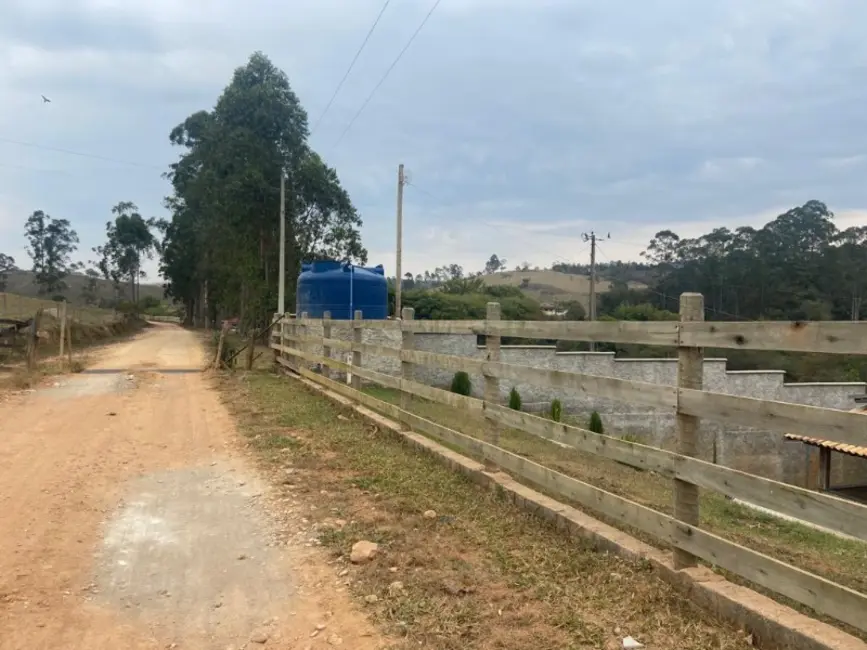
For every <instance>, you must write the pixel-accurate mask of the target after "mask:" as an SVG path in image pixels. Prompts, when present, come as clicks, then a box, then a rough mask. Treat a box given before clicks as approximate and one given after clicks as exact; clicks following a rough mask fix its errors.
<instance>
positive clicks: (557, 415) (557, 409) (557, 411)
mask: <svg viewBox="0 0 867 650" xmlns="http://www.w3.org/2000/svg"><path fill="white" fill-rule="evenodd" d="M551 419H552V420H554V422H560V421H561V420H562V419H563V404H561V403H560V400H558V399H555V400H554V401H553V402H551Z"/></svg>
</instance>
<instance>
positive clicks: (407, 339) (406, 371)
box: [400, 307, 415, 411]
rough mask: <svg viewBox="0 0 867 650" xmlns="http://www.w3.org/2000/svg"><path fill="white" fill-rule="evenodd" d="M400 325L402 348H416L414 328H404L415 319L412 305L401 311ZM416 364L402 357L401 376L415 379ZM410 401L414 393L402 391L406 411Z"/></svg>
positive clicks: (401, 399) (402, 405)
mask: <svg viewBox="0 0 867 650" xmlns="http://www.w3.org/2000/svg"><path fill="white" fill-rule="evenodd" d="M400 318H401V321H400V325H401V335H400V349H401V350H412V349H413V348H415V334H414V333H413V331H412V330H407V329H404V327H403V325H404V323H406V322H407V321H411V320H414V319H415V309H413V308H412V307H404V308H403V309H402V310H401V312H400ZM413 368H414V365H413V363H412V362H411V361H404V360H403V359H402V358H401V360H400V378H401V379H406V380H407V381H412V380H413V379H414V376H415V373H414V372H413ZM410 402H412V395H410V393H408V392H406V391H405V390H401V391H400V408H402V409H403V410H404V411H406V410H407V409H409V405H410Z"/></svg>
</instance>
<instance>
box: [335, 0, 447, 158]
mask: <svg viewBox="0 0 867 650" xmlns="http://www.w3.org/2000/svg"><path fill="white" fill-rule="evenodd" d="M440 2H442V0H436V2H434V3H433V6H432V7H431V8H430V11H428V12H427V15H426V16H425V17H424V20H422V21H421V23H420V24H419V26H418V27H417V28H416V30H415V31H414V32H413V34H412V36H410V37H409V40H408V41H407V42H406V45H404V46H403V49H402V50H401V51H400V53H399V54H398V55H397V57H396V58H395V59H394V61H392V62H391V65H390V66H388V69H387V70H386V71H385V74H384V75H382V78H381V79H380V80H379V82H378V83H377V84H376V85H375V86H374V87H373V90H371V91H370V94H369V95H368V96H367V99H365V100H364V103H362V104H361V107H360V108H359V109H358V111H357V112H356V113H355V115H354V116H353V117H352V119H351V120H349V124H347V125H346V128H345V129H343V133H341V134H340V137H339V138H337V142H335V143H334V146H335V147H337V145H339V144H340V143H341V142H342V141H343V138H344V137H345V136H346V134H347V133H349V129H351V128H352V125H353V124H355V121H356V120H357V119H358V117H359V116H360V115H361V113H362V112H363V111H364V109H365V108H367V105H368V104H369V103H370V100H371V99H373V96H374V95H375V94H376V91H377V90H379V88H380V86H382V84H383V83H385V80H386V79H388V75H390V74H391V71H392V70H394V68H395V66H396V65H397V64H398V62H399V61H400V60H401V59H402V58H403V55H404V54H405V53H406V51H407V50H408V49H409V46H410V45H412V42H413V41H414V40H415V37H416V36H418V34H419V32H420V31H421V30H422V28H423V27H424V26H425V25H426V24H427V21H428V19H430V17H431V15H432V14H433V12H434V11H435V10H436V8H437V7H439V5H440Z"/></svg>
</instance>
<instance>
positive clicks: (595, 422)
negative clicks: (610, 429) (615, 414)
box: [587, 411, 605, 433]
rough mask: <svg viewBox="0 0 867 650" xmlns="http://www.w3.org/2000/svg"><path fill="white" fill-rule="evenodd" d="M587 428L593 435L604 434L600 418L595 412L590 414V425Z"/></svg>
mask: <svg viewBox="0 0 867 650" xmlns="http://www.w3.org/2000/svg"><path fill="white" fill-rule="evenodd" d="M587 428H588V429H590V430H591V431H592V432H593V433H605V427H603V426H602V418H601V417H600V416H599V413H597V412H596V411H593V413H591V414H590V425H589V426H588V427H587Z"/></svg>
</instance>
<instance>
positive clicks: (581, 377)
mask: <svg viewBox="0 0 867 650" xmlns="http://www.w3.org/2000/svg"><path fill="white" fill-rule="evenodd" d="M403 312H404V313H403V314H402V316H403V318H402V319H400V320H376V321H371V320H364V319H363V317H362V316H363V315H362V314H361V312H356V313H355V319H354V320H353V321H351V322H350V323H347V324H348V325H349V326H351V328H352V332H353V335H352V337H351V340H342V339H337V338H331V331H332V326H334V325H337V324H338V321H331V320H330V318H328V315H327V314H326V318H324V319H309V318H306V316H305V315H303V314H302V315H301V316H300V317H299V318H291V317H289V316H286V317H285V319H284V320H283V322H282V323H280V324H279V325H277V326H275V327H274V328H273V330H272V333H271V337H272V338H271V348H272V349H273V350H274V351H275V359H276V360H277V362H278V363H280V364H282V365H284V366H286V367H288V368H290V369H291V370H293V371H295V372H297V373H298V374H300V375H302V376H304V377H306V378H308V379H310V380H313V381H315V382H317V383H319V384H320V385H324V386H326V387H327V388H329V389H330V390H332V391H334V392H337V393H340V394H343V395H344V396H346V397H349V398H351V399H353V400H355V401H356V402H358V403H360V404H363V405H365V406H367V407H369V408H371V409H374V410H376V411H379V412H381V413H383V414H385V415H388V416H389V417H392V418H394V419H395V420H397V421H399V422H401V423H403V424H405V425H407V426H409V427H410V428H412V429H413V430H415V431H418V432H420V433H423V434H426V435H429V436H431V437H433V438H436V439H439V440H441V441H443V442H446V443H447V444H449V445H450V446H453V447H457V448H459V449H462V450H464V451H466V452H468V453H469V454H470V455H472V456H475V457H477V458H482V459H484V460H486V461H489V462H492V463H494V464H495V465H497V466H499V467H501V468H502V469H504V470H505V471H507V472H509V473H510V474H512V475H513V476H515V477H516V478H518V479H520V480H523V481H525V482H528V483H530V484H533V485H536V486H538V487H541V488H543V489H544V490H546V491H547V492H549V493H551V494H556V495H560V496H562V497H563V498H566V499H568V500H570V501H573V502H576V503H578V504H581V505H583V506H584V507H586V508H588V509H589V510H591V511H596V512H598V513H601V514H603V515H605V516H607V517H609V518H611V519H613V520H616V521H618V522H620V523H621V524H623V525H627V526H631V527H634V528H636V529H638V530H641V531H643V532H645V533H647V534H650V535H651V536H653V537H654V538H656V539H658V540H660V541H662V542H664V543H666V544H669V545H671V547H672V548H673V549H674V551H673V554H674V557H673V561H674V565H675V567H676V568H686V567H690V566H694V565H695V564H696V563H697V562H698V561H700V560H701V561H704V562H706V563H708V564H711V565H714V566H718V567H720V568H723V569H726V570H728V571H730V572H732V573H734V574H736V575H738V576H740V577H742V578H744V579H746V580H748V581H750V582H752V583H754V584H756V585H760V586H761V587H764V588H766V589H768V590H770V591H772V592H775V593H777V594H780V595H782V596H785V597H788V598H791V599H792V600H794V601H797V602H799V603H801V604H803V605H806V606H807V607H809V608H811V609H813V610H815V611H817V612H820V613H822V614H825V615H827V616H830V617H832V618H834V619H836V620H838V621H841V622H843V623H847V624H849V625H851V626H853V627H855V628H857V629H859V630H861V631H864V632H867V617H865V616H864V612H867V595H865V594H863V593H860V592H858V591H855V590H853V589H851V588H848V587H845V586H843V585H840V584H838V583H836V582H833V581H831V580H828V579H827V578H824V577H822V576H818V575H815V574H813V573H810V572H808V571H805V570H803V569H800V568H797V567H795V566H792V565H790V564H787V563H786V562H783V561H781V560H777V559H775V558H772V557H769V556H767V555H764V554H762V553H759V552H757V551H753V550H751V549H748V548H746V547H744V546H741V545H739V544H737V543H735V542H732V541H729V540H727V539H724V538H723V537H721V536H719V535H716V534H714V533H712V532H709V531H708V530H705V529H702V528H701V527H700V523H699V505H698V504H699V502H698V491H699V489H700V488H704V489H706V490H712V491H715V492H719V493H722V494H725V495H727V496H729V497H732V498H734V499H741V500H744V501H747V502H749V503H753V504H755V505H757V506H761V507H764V508H768V509H771V510H774V511H776V512H779V513H781V514H784V515H788V516H792V517H795V518H797V519H800V520H802V521H805V522H809V523H811V524H815V525H818V526H821V527H824V528H827V529H831V530H835V531H838V532H840V533H843V534H846V535H851V536H853V537H856V538H858V539H860V540H863V541H867V505H863V504H861V503H858V502H854V501H849V500H846V499H842V498H839V497H836V496H833V495H831V494H827V493H824V492H818V491H813V490H809V489H805V488H801V487H796V486H794V485H789V484H787V483H782V482H778V481H774V480H771V479H767V478H764V477H761V476H757V475H754V474H749V473H746V472H741V471H738V470H734V469H730V468H728V467H724V466H722V465H716V464H714V463H711V462H708V461H704V460H701V459H699V458H697V457H696V456H698V453H697V452H698V450H697V449H696V444H697V442H696V441H697V435H696V431H697V428H698V424H699V422H700V419H702V418H707V419H709V420H715V421H718V422H723V423H728V424H734V425H743V426H749V427H757V428H762V429H769V430H772V431H779V432H781V433H801V434H805V435H809V436H812V437H819V438H826V439H829V440H834V441H837V442H844V443H848V444H852V445H857V446H862V447H867V417H865V416H864V415H861V414H858V413H850V412H846V411H840V410H836V409H829V408H819V407H814V406H805V405H801V404H793V403H788V402H778V401H769V400H759V399H754V398H749V397H741V396H735V395H727V394H721V393H714V392H709V391H706V390H702V385H701V381H702V378H701V368H702V362H703V348H704V347H713V348H729V349H749V350H782V351H790V352H818V353H825V354H841V355H845V354H867V321H864V322H770V321H768V322H758V323H754V322H748V323H739V322H724V323H722V322H705V321H704V320H703V314H704V308H703V299H702V296H701V295H699V294H684V295H682V296H681V319H680V321H673V322H672V321H666V322H625V321H616V322H603V321H596V322H565V321H540V322H531V321H503V320H500V319H499V314H500V311H499V305H498V304H496V303H491V304H490V305H489V308H488V314H487V315H488V318H487V319H486V320H481V321H421V320H414V319H413V312H412V310H411V309H405V310H403ZM275 318H279V316H275ZM341 324H343V323H342V322H341ZM312 326H318V327H320V328H322V329H321V331H322V332H323V334H324V336H308V335H307V333H308V331H309V329H310V328H311V327H312ZM365 329H380V330H381V329H392V330H395V331H398V332H401V333H402V336H401V347H400V348H397V347H388V346H382V345H374V344H371V343H363V339H362V333H363V331H364V330H365ZM416 333H440V334H476V335H485V337H486V339H485V340H486V355H485V358H481V359H480V358H469V357H462V356H455V355H449V354H441V353H435V352H427V351H422V350H416V349H414V337H413V335H414V334H416ZM501 337H512V338H532V339H556V340H568V341H595V342H610V343H628V344H644V345H659V346H670V347H676V348H677V352H678V376H677V385H676V386H664V385H659V384H654V383H648V382H641V381H633V380H626V379H619V378H613V377H604V376H598V375H590V374H580V373H572V372H564V371H560V370H547V369H542V368H534V367H529V366H522V365H516V364H508V363H503V362H501V361H499V346H500V339H501ZM314 347H315V348H316V349H317V350H320V351H327V354H325V353H316V352H313V351H311V350H312V348H314ZM350 354H351V357H350V356H348V355H350ZM366 355H374V356H386V357H391V358H394V359H397V360H399V361H400V373H399V375H397V376H395V375H389V374H385V373H382V372H375V371H373V370H370V369H367V368H365V367H364V357H365V356H366ZM335 357H339V358H335ZM341 359H346V360H341ZM349 359H351V362H349ZM305 362H306V363H305ZM313 366H316V367H318V368H321V371H319V372H317V371H315V370H314V369H313ZM416 366H432V367H437V368H440V369H444V370H449V371H465V372H468V373H475V374H480V375H482V376H484V378H485V391H484V395H485V399H478V398H475V397H465V396H463V395H457V394H454V393H452V392H450V391H447V390H443V389H441V388H436V387H433V386H429V385H426V384H423V383H420V382H417V381H415V379H414V376H413V369H414V367H416ZM332 371H338V372H342V373H346V375H347V377H348V376H350V375H351V382H350V383H349V384H347V383H344V382H341V381H337V380H335V379H334V378H332V377H333V372H332ZM500 380H511V381H522V382H526V383H529V384H538V385H543V386H548V387H553V388H559V389H563V390H570V391H578V392H583V393H587V394H591V395H596V396H599V397H604V398H608V399H612V400H617V401H622V402H630V403H634V404H641V405H645V406H651V407H655V408H661V409H669V410H670V411H671V412H672V413H674V414H675V415H676V426H677V450H676V451H668V450H664V449H660V448H656V447H652V446H648V445H643V444H640V443H636V442H631V441H628V440H623V439H620V438H617V437H613V436H607V435H602V434H596V433H592V432H590V431H588V430H585V429H582V428H580V427H576V426H573V425H570V424H565V423H561V422H555V421H553V420H550V419H548V418H545V417H541V416H538V415H533V414H530V413H525V412H521V411H515V410H511V409H509V408H507V407H505V406H503V405H502V404H500V403H499V399H498V396H499V384H498V382H499V381H500ZM362 381H366V382H371V383H373V384H378V385H381V386H385V387H388V388H391V389H395V390H397V391H399V392H400V395H401V405H400V406H396V405H394V404H391V403H388V402H385V401H383V400H380V399H376V398H374V397H372V396H371V395H368V394H367V393H364V392H362V391H361V390H360V388H361V382H362ZM410 396H415V397H420V398H423V399H426V400H430V401H433V402H437V403H440V404H443V405H446V406H448V407H451V408H454V409H458V410H465V411H468V412H472V413H475V414H477V415H480V416H483V417H485V418H487V419H488V420H489V421H491V422H493V423H495V424H496V425H499V426H502V427H508V428H512V429H518V430H521V431H524V432H526V433H529V434H532V435H535V436H538V437H540V438H543V439H546V440H549V441H552V442H555V443H558V444H562V445H566V446H568V447H572V448H574V449H577V450H580V451H582V452H588V453H591V454H595V455H598V456H600V457H603V458H607V459H611V460H614V461H617V462H620V463H623V464H626V465H629V466H632V467H636V468H639V469H643V470H651V471H654V472H657V473H659V474H661V475H663V476H666V477H668V478H670V479H671V481H672V482H673V490H674V495H675V507H674V512H673V515H667V514H664V513H661V512H658V511H656V510H654V509H652V508H649V507H646V506H643V505H640V504H638V503H635V502H634V501H631V500H629V499H627V498H624V497H621V496H618V495H615V494H612V493H610V492H607V491H606V490H603V489H601V488H598V487H595V486H593V485H590V484H589V483H586V482H583V481H581V480H579V479H576V478H573V477H570V476H567V475H565V474H562V473H560V472H557V471H555V470H553V469H550V468H548V467H545V466H543V465H541V464H539V463H536V462H533V461H531V460H530V459H528V458H524V457H522V456H519V455H517V454H514V453H512V452H509V451H507V450H505V449H503V448H501V447H499V446H498V445H497V444H492V443H491V442H488V441H484V440H480V439H477V438H474V437H472V436H469V435H467V434H464V433H460V432H458V431H454V430H452V429H449V428H448V427H445V426H443V425H440V424H437V423H435V422H432V421H431V420H428V419H425V418H423V417H420V416H418V415H416V414H414V413H411V412H410V411H409V410H407V407H408V404H409V401H408V400H409V398H410ZM494 442H498V441H496V440H495V441H494Z"/></svg>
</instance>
